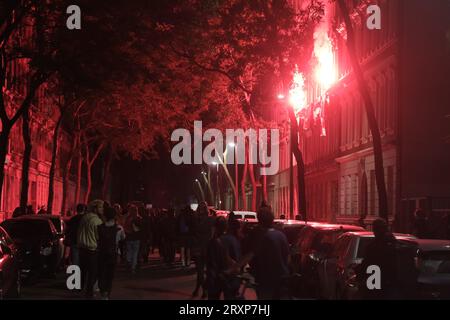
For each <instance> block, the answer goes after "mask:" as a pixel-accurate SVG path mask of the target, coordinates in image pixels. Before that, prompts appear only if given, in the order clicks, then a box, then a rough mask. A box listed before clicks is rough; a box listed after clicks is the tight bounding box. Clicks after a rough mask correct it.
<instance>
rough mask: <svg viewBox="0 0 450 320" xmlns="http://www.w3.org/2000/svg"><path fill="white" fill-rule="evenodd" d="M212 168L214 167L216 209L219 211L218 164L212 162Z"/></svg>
mask: <svg viewBox="0 0 450 320" xmlns="http://www.w3.org/2000/svg"><path fill="white" fill-rule="evenodd" d="M212 165H213V166H216V199H215V200H216V208H217V209H219V205H220V203H221V201H220V189H219V163H218V162H216V161H213V162H212Z"/></svg>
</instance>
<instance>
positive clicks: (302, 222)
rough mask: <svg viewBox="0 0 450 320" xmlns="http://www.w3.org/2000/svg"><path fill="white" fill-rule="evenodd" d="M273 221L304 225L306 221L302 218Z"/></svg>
mask: <svg viewBox="0 0 450 320" xmlns="http://www.w3.org/2000/svg"><path fill="white" fill-rule="evenodd" d="M273 222H274V223H280V224H284V225H305V224H306V222H305V221H302V220H292V219H275V220H273Z"/></svg>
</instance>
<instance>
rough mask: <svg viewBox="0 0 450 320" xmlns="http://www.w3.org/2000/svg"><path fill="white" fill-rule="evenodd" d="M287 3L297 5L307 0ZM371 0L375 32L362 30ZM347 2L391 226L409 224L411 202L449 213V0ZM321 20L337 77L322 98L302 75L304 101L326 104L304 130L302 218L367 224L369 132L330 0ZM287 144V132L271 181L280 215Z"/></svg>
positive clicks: (284, 207)
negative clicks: (377, 20) (376, 13)
mask: <svg viewBox="0 0 450 320" xmlns="http://www.w3.org/2000/svg"><path fill="white" fill-rule="evenodd" d="M294 2H295V3H294V5H295V6H296V8H301V5H302V3H303V2H304V1H294ZM355 3H356V6H354V4H355ZM369 4H377V5H378V6H379V7H380V8H381V29H380V30H369V29H368V28H367V27H366V19H367V16H368V15H367V14H366V7H367V5H369ZM348 5H349V7H350V8H351V10H352V19H353V23H354V28H355V37H356V45H357V53H358V56H359V60H360V64H361V66H362V68H363V70H364V75H365V79H366V81H367V83H368V85H369V88H370V93H371V97H372V101H373V103H374V106H375V112H376V118H377V120H378V124H379V127H380V133H381V137H382V147H383V158H384V170H385V183H386V188H387V194H388V207H389V216H390V219H392V220H394V218H395V220H396V224H397V229H398V230H402V231H411V225H410V223H411V215H412V214H413V212H414V210H415V209H416V208H419V207H420V208H422V209H425V210H426V211H427V212H428V213H429V214H430V216H431V218H433V216H438V215H440V216H441V217H442V214H444V215H445V214H447V213H450V166H449V165H448V164H449V163H450V145H449V144H448V143H446V141H445V137H447V136H448V135H449V132H450V123H449V122H450V121H449V120H448V114H449V113H450V107H449V106H450V94H449V92H450V91H449V90H448V88H447V89H446V88H445V85H444V84H445V83H446V84H447V85H448V83H450V4H449V2H448V1H433V2H432V3H428V2H425V1H420V0H412V1H404V0H389V1H386V0H379V1H376V0H373V1H348ZM419 17H420V19H419ZM324 23H325V24H326V26H327V28H328V37H329V39H331V43H332V45H333V61H334V65H335V67H336V68H337V70H336V73H337V81H336V82H335V83H334V85H333V86H332V87H331V88H329V89H328V90H327V91H326V92H325V95H326V96H327V99H323V97H324V92H323V91H321V90H320V88H318V84H317V83H315V82H314V79H311V78H310V77H308V76H307V77H306V81H305V89H306V91H307V97H308V103H309V105H310V106H314V105H315V104H318V103H323V105H322V110H323V113H324V118H323V121H318V122H317V121H315V122H314V121H313V123H312V124H310V125H308V126H307V128H306V130H304V131H303V132H302V134H301V149H302V151H303V156H304V159H305V164H306V192H307V211H308V219H309V220H320V221H339V222H356V221H357V220H358V219H359V218H360V217H361V216H362V217H365V219H366V223H369V224H370V222H371V221H372V220H373V219H374V218H375V217H376V216H377V215H378V195H377V189H376V184H375V171H374V157H373V149H372V138H371V134H370V130H369V127H368V123H367V119H366V115H365V109H364V104H363V101H362V99H361V97H360V94H359V90H358V88H357V84H356V82H355V80H354V77H353V74H352V70H351V67H350V62H349V60H348V54H347V49H346V45H345V40H344V37H345V28H344V25H343V20H342V18H341V17H340V12H339V10H338V8H337V4H336V3H335V2H332V3H328V2H327V4H326V19H325V22H324ZM329 72H332V70H329ZM321 97H322V99H320V98H321ZM324 101H327V103H324ZM323 129H325V135H324V131H323ZM289 150H290V147H289V141H288V137H285V139H284V140H283V141H282V144H281V146H280V153H281V155H280V159H281V160H280V163H281V166H280V172H279V173H278V174H277V175H276V176H274V177H272V178H271V180H270V182H269V186H270V187H269V190H270V192H269V195H270V196H269V200H270V201H271V203H272V205H273V207H274V209H275V211H276V213H277V215H280V214H289V208H290V203H289V199H290V196H289V194H290V192H289V187H290V183H289V181H290V180H289V167H290V160H289ZM294 166H295V160H294ZM295 175H296V172H295V168H294V177H295ZM293 180H294V189H295V190H294V194H296V193H297V190H296V189H297V185H296V179H295V178H294V179H293ZM294 198H296V197H294ZM294 208H297V204H296V203H295V202H294ZM295 213H296V209H294V214H295ZM438 220H439V219H438V218H437V220H436V221H438ZM437 224H438V223H437ZM436 228H438V227H436ZM437 232H438V231H437Z"/></svg>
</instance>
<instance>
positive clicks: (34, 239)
mask: <svg viewBox="0 0 450 320" xmlns="http://www.w3.org/2000/svg"><path fill="white" fill-rule="evenodd" d="M1 226H2V227H3V228H4V229H5V230H6V231H7V232H8V234H9V235H10V236H11V238H12V239H13V240H14V243H15V245H16V246H17V248H18V250H19V254H20V260H21V266H20V268H21V275H22V276H23V277H26V278H29V277H34V276H38V275H41V274H44V273H46V274H49V275H54V274H55V272H56V270H57V267H58V263H59V261H58V256H59V248H60V247H59V241H60V238H59V236H58V233H57V231H56V228H55V226H54V225H53V223H52V222H51V221H50V220H49V219H36V218H30V217H24V216H22V217H19V218H13V219H8V220H5V221H3V222H2V224H1Z"/></svg>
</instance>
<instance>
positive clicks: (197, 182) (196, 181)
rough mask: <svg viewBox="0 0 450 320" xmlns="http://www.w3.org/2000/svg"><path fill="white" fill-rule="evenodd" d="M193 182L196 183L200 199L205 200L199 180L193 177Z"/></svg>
mask: <svg viewBox="0 0 450 320" xmlns="http://www.w3.org/2000/svg"><path fill="white" fill-rule="evenodd" d="M194 184H196V185H197V186H198V188H199V190H200V193H201V197H202V201H205V193H204V192H203V188H202V185H201V184H200V181H198V179H195V180H194Z"/></svg>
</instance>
